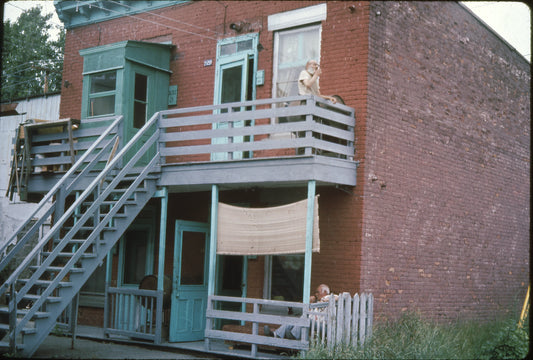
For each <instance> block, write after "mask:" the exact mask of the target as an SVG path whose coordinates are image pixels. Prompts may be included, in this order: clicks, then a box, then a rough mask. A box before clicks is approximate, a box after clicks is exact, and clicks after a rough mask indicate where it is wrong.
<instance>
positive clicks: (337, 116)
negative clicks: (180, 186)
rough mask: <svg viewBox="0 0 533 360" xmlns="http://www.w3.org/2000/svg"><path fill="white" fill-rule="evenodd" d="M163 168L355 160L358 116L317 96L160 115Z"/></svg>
mask: <svg viewBox="0 0 533 360" xmlns="http://www.w3.org/2000/svg"><path fill="white" fill-rule="evenodd" d="M160 114H161V119H160V120H159V127H160V129H161V130H162V132H161V135H160V146H161V148H160V152H161V155H162V156H163V157H164V161H162V163H163V164H176V163H183V162H187V163H190V162H213V161H236V160H245V159H254V158H266V157H269V158H272V157H274V158H275V157H286V156H311V155H319V156H330V157H336V158H341V159H347V160H353V156H354V146H353V143H354V131H353V128H354V126H355V115H354V110H353V109H352V108H350V107H348V106H345V105H334V104H332V103H330V102H327V101H325V100H323V99H321V98H318V97H314V96H298V97H290V98H278V99H265V100H255V101H247V102H244V103H229V104H222V105H212V106H201V107H195V108H186V109H175V110H167V111H162V112H161V113H160Z"/></svg>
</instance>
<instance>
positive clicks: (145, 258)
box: [119, 225, 154, 287]
mask: <svg viewBox="0 0 533 360" xmlns="http://www.w3.org/2000/svg"><path fill="white" fill-rule="evenodd" d="M153 255H154V239H153V233H152V231H151V227H150V226H149V225H146V226H143V225H134V226H132V227H130V228H129V229H128V230H127V231H126V232H125V233H124V236H123V237H122V241H121V243H120V254H119V280H120V284H121V285H126V286H134V287H137V286H139V284H140V282H141V280H142V279H143V278H144V277H145V276H146V275H150V274H152V273H153Z"/></svg>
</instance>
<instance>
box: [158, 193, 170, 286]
mask: <svg viewBox="0 0 533 360" xmlns="http://www.w3.org/2000/svg"><path fill="white" fill-rule="evenodd" d="M158 195H160V196H161V220H160V223H159V261H158V268H157V290H158V291H164V288H163V284H164V282H163V280H164V278H165V244H166V239H167V211H168V189H167V188H166V187H164V188H163V189H162V190H161V191H158Z"/></svg>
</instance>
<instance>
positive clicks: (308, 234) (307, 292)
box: [303, 180, 316, 304]
mask: <svg viewBox="0 0 533 360" xmlns="http://www.w3.org/2000/svg"><path fill="white" fill-rule="evenodd" d="M315 193H316V181H315V180H310V181H309V182H308V184H307V222H306V229H305V265H304V292H303V303H304V304H309V297H310V296H311V262H312V258H313V221H314V209H315Z"/></svg>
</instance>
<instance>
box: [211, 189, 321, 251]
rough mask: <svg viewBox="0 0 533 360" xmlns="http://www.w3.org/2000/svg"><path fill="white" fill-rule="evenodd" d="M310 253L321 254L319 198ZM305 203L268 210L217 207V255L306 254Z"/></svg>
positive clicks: (299, 202) (316, 202)
mask: <svg viewBox="0 0 533 360" xmlns="http://www.w3.org/2000/svg"><path fill="white" fill-rule="evenodd" d="M313 213H314V218H313V219H312V220H313V252H319V251H320V237H319V228H318V196H316V197H315V201H314V211H313ZM306 224H307V199H306V200H302V201H298V202H295V203H292V204H288V205H282V206H276V207H270V208H245V207H239V206H233V205H228V204H224V203H219V204H218V228H217V229H218V230H217V254H221V255H279V254H298V253H304V252H305V239H306Z"/></svg>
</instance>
